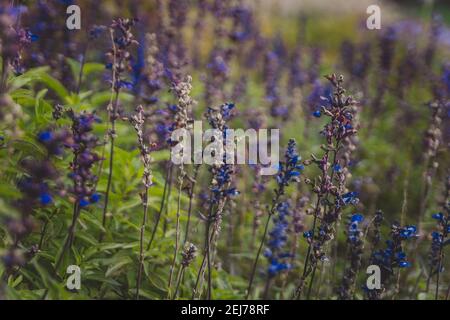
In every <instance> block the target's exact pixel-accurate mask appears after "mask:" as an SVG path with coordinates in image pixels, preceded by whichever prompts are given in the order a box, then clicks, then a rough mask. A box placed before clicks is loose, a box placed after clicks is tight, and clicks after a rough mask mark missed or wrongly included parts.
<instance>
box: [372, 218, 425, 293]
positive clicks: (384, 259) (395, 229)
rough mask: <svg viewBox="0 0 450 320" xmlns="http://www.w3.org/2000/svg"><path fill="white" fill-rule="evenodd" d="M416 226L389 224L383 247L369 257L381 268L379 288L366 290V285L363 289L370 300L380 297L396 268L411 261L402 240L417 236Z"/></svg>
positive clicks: (405, 265)
mask: <svg viewBox="0 0 450 320" xmlns="http://www.w3.org/2000/svg"><path fill="white" fill-rule="evenodd" d="M416 232H417V228H416V226H413V225H410V226H404V227H401V226H400V225H399V224H398V223H397V222H394V223H393V224H392V225H391V232H390V236H391V237H390V239H388V240H386V244H385V248H384V249H380V250H374V251H373V252H372V255H371V257H370V264H372V265H377V266H379V267H380V269H381V279H382V282H381V285H382V287H381V289H373V290H368V289H367V287H366V286H363V289H364V291H365V293H366V295H367V297H368V298H369V299H371V300H378V299H380V298H381V295H382V293H383V292H385V291H386V284H387V283H388V282H389V279H390V278H391V277H392V276H393V275H394V271H395V270H396V269H397V270H398V269H403V268H408V267H410V266H411V262H410V261H408V259H407V255H406V253H405V251H404V249H403V242H405V241H410V240H412V239H415V238H416V237H417V234H416Z"/></svg>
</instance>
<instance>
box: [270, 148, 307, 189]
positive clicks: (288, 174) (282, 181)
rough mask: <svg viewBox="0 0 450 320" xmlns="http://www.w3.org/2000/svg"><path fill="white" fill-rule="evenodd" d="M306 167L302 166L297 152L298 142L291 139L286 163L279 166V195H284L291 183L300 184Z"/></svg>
mask: <svg viewBox="0 0 450 320" xmlns="http://www.w3.org/2000/svg"><path fill="white" fill-rule="evenodd" d="M303 169H304V166H303V164H301V157H300V155H299V154H298V152H297V148H296V142H295V140H294V139H290V140H289V142H288V146H287V149H286V153H285V161H284V162H280V163H279V165H278V174H277V176H276V179H277V184H278V189H277V191H276V193H277V195H278V194H279V195H282V194H284V189H285V187H287V186H288V185H289V183H290V182H298V181H299V177H300V174H301V172H302V171H303Z"/></svg>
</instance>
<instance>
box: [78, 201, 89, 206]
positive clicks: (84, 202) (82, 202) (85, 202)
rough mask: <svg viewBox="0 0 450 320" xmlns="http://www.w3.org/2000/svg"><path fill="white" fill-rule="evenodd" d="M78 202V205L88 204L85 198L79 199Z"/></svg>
mask: <svg viewBox="0 0 450 320" xmlns="http://www.w3.org/2000/svg"><path fill="white" fill-rule="evenodd" d="M78 204H79V205H80V207H86V206H88V205H89V204H90V202H89V201H87V200H86V199H81V200H80V201H79V202H78Z"/></svg>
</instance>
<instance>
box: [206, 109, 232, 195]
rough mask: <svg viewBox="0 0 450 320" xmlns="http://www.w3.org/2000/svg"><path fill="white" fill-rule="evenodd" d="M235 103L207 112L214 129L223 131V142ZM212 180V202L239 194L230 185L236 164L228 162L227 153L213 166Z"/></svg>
mask: <svg viewBox="0 0 450 320" xmlns="http://www.w3.org/2000/svg"><path fill="white" fill-rule="evenodd" d="M234 108H235V105H234V104H233V103H225V104H223V105H221V106H220V107H219V108H211V107H209V108H208V110H207V112H206V118H207V120H208V122H209V124H210V125H211V127H212V128H213V129H217V130H219V131H220V132H221V133H222V138H223V143H225V141H226V139H227V137H226V131H227V129H228V125H227V121H228V120H229V119H230V118H231V117H232V114H233V111H234ZM211 173H212V177H213V178H212V182H211V185H210V190H211V192H212V197H211V199H210V201H211V203H213V204H218V203H220V202H222V201H223V200H225V199H226V198H227V197H229V196H235V195H238V194H239V191H237V190H236V189H235V188H232V187H230V185H231V182H232V178H233V176H234V173H235V172H234V166H233V165H231V164H227V163H226V154H225V153H224V155H223V161H222V163H220V164H217V165H213V166H212V167H211Z"/></svg>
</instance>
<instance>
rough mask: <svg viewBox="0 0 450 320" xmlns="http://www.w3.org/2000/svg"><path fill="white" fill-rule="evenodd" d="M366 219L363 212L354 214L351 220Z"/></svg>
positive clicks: (359, 220)
mask: <svg viewBox="0 0 450 320" xmlns="http://www.w3.org/2000/svg"><path fill="white" fill-rule="evenodd" d="M363 220H364V216H363V215H362V214H359V213H356V214H354V215H352V218H351V221H352V222H361V221H363Z"/></svg>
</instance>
